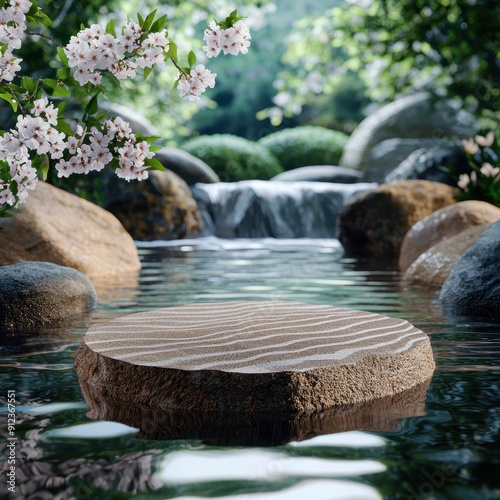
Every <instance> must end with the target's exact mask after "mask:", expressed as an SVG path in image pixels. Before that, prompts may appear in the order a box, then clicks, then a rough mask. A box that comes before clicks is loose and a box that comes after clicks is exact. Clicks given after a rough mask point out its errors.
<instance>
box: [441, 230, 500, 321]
mask: <svg viewBox="0 0 500 500" xmlns="http://www.w3.org/2000/svg"><path fill="white" fill-rule="evenodd" d="M499 255H500V221H499V222H495V223H494V224H492V225H491V226H490V227H489V228H488V229H487V230H486V231H485V232H484V233H483V234H482V235H481V236H480V237H479V238H478V240H477V241H476V243H475V245H473V246H472V247H471V248H469V250H467V251H466V252H465V253H464V255H463V256H462V257H461V258H460V260H459V261H458V262H457V263H456V264H455V266H454V267H453V269H452V271H451V273H450V275H449V276H448V279H447V280H446V282H445V283H444V285H443V288H442V289H441V293H440V299H441V301H442V304H443V308H444V310H445V312H446V313H447V314H450V315H451V316H473V317H477V318H485V319H488V320H493V321H499V320H500V265H499Z"/></svg>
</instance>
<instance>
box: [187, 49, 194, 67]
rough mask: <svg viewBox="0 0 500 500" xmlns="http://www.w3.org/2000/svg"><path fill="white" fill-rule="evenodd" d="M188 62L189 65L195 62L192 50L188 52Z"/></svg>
mask: <svg viewBox="0 0 500 500" xmlns="http://www.w3.org/2000/svg"><path fill="white" fill-rule="evenodd" d="M188 63H189V66H191V67H193V66H194V65H195V64H196V54H195V53H194V52H193V51H192V50H191V51H190V52H189V54H188Z"/></svg>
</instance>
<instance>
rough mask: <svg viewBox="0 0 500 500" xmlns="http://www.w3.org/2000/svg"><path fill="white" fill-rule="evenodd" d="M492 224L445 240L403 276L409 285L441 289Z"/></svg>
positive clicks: (424, 255) (476, 227)
mask: <svg viewBox="0 0 500 500" xmlns="http://www.w3.org/2000/svg"><path fill="white" fill-rule="evenodd" d="M490 225H491V224H480V225H478V226H472V227H469V228H468V229H464V230H463V231H460V232H459V233H457V234H455V235H454V236H450V237H448V238H445V239H443V240H441V241H439V242H438V243H436V244H435V245H434V246H432V247H430V248H429V249H427V250H426V251H425V252H423V253H422V254H421V255H420V256H419V257H418V258H417V259H416V260H415V261H414V262H413V263H412V264H411V266H410V267H408V269H407V270H406V272H405V273H404V275H403V279H404V280H405V281H406V282H407V283H411V284H421V285H428V286H429V287H431V288H436V289H438V288H441V286H442V285H443V283H444V282H445V281H446V279H447V278H448V276H449V274H450V272H451V270H452V269H453V266H454V265H455V264H456V263H457V262H458V260H459V259H460V257H462V255H463V254H464V253H465V252H466V251H467V250H468V249H469V248H470V247H471V246H472V245H474V243H476V241H477V239H478V238H479V236H481V235H482V234H483V233H484V231H486V229H488V227H490Z"/></svg>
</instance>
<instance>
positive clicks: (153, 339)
mask: <svg viewBox="0 0 500 500" xmlns="http://www.w3.org/2000/svg"><path fill="white" fill-rule="evenodd" d="M434 366H435V365H434V360H433V355H432V349H431V346H430V342H429V338H428V337H427V335H426V334H424V333H423V332H422V331H420V330H418V329H417V328H415V327H414V326H413V325H411V324H410V323H408V322H407V321H405V320H402V319H397V318H390V317H387V316H382V315H380V314H376V313H371V312H364V311H357V310H351V309H344V308H339V307H335V306H329V305H310V304H303V303H296V302H282V301H262V302H261V301H249V302H223V303H209V304H193V305H187V306H179V307H170V308H162V309H157V310H153V311H150V312H144V313H136V314H131V315H128V316H123V317H120V318H116V319H113V320H111V321H109V322H108V323H104V324H99V325H95V326H93V327H92V328H90V330H89V331H88V333H87V334H86V335H85V338H84V340H83V342H82V344H81V346H80V348H79V350H78V353H77V357H76V363H75V367H76V371H77V374H78V377H79V380H80V384H81V385H82V390H83V393H84V396H85V398H86V399H87V401H88V402H89V406H90V409H91V412H90V413H91V416H93V417H94V418H110V417H114V418H118V419H121V421H125V422H128V423H130V422H131V418H128V417H127V414H128V415H129V416H130V415H132V414H134V413H135V414H136V415H140V418H141V419H142V421H144V420H147V413H148V409H149V410H151V412H152V414H155V415H156V417H151V418H150V420H154V419H155V418H160V419H162V421H163V424H165V423H168V425H170V426H172V425H177V424H174V421H175V418H173V417H172V418H171V417H168V415H173V414H178V415H184V416H186V417H187V418H188V420H190V421H191V424H192V425H193V426H195V427H197V428H199V427H200V426H203V425H204V422H205V423H206V422H207V421H209V422H211V425H212V424H214V422H217V421H220V422H224V421H226V422H227V419H228V418H229V419H234V418H236V419H238V416H245V418H249V417H250V416H251V415H253V416H257V417H258V418H260V417H262V418H264V419H267V420H269V418H277V417H280V418H281V417H283V418H285V417H286V418H288V417H296V416H297V415H311V414H314V413H318V412H325V411H330V410H332V409H342V408H344V409H345V408H353V407H354V406H359V405H361V404H367V403H373V402H374V401H378V400H379V398H394V397H397V396H398V395H406V396H404V397H406V399H407V400H408V399H409V400H411V398H412V396H409V397H408V391H411V390H413V389H415V390H416V392H417V393H418V394H419V395H420V396H419V397H420V400H421V401H422V404H423V398H424V397H425V387H426V385H428V383H429V381H430V379H431V377H432V374H433V371H434ZM422 387H424V390H422ZM158 416H159V417H158ZM399 416H401V415H399ZM132 420H133V419H132ZM185 422H187V420H185ZM191 424H190V425H191ZM157 427H158V426H157ZM143 430H144V429H143ZM153 434H154V433H153Z"/></svg>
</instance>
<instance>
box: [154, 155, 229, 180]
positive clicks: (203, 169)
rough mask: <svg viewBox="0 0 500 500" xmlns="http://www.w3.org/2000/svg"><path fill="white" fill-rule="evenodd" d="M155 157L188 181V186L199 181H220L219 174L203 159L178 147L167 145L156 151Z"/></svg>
mask: <svg viewBox="0 0 500 500" xmlns="http://www.w3.org/2000/svg"><path fill="white" fill-rule="evenodd" d="M155 158H156V159H157V160H158V161H159V162H160V163H161V164H162V165H163V166H164V167H165V168H167V169H168V170H171V171H172V172H174V173H175V174H177V175H178V176H179V177H180V178H181V179H184V181H186V183H187V185H188V186H192V185H194V184H196V183H197V182H203V183H204V184H211V183H213V182H219V181H220V179H219V176H218V175H217V174H216V173H215V172H214V171H213V170H212V169H211V168H210V167H209V166H208V165H207V164H206V163H205V162H204V161H202V160H200V159H199V158H196V156H193V155H192V154H190V153H188V152H187V151H184V150H182V149H178V148H169V147H165V148H162V149H160V150H159V151H156V153H155Z"/></svg>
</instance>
